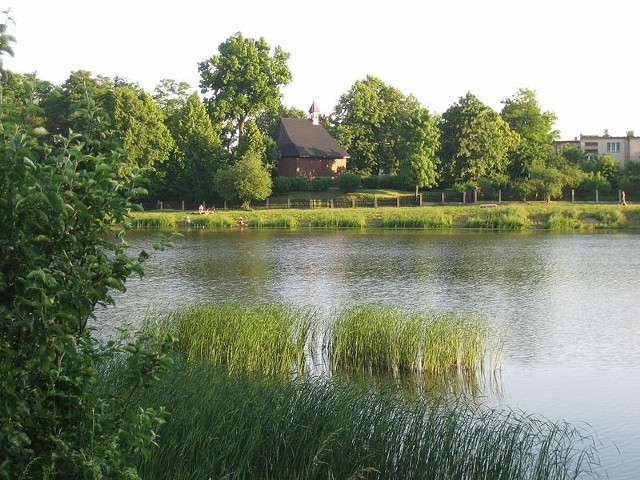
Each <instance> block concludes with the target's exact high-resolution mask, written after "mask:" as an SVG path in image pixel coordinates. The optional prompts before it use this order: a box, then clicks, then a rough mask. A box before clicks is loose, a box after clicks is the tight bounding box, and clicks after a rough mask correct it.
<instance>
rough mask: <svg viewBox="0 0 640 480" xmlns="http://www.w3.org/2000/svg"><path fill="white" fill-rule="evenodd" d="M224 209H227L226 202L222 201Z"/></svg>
mask: <svg viewBox="0 0 640 480" xmlns="http://www.w3.org/2000/svg"><path fill="white" fill-rule="evenodd" d="M224 209H225V210H226V209H227V201H226V200H225V201H224Z"/></svg>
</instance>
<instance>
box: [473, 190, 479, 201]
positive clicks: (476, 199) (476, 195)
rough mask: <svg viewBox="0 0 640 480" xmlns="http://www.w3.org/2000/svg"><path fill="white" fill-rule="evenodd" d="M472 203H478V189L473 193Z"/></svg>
mask: <svg viewBox="0 0 640 480" xmlns="http://www.w3.org/2000/svg"><path fill="white" fill-rule="evenodd" d="M473 203H478V188H476V189H475V190H474V191H473Z"/></svg>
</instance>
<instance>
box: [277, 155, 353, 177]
mask: <svg viewBox="0 0 640 480" xmlns="http://www.w3.org/2000/svg"><path fill="white" fill-rule="evenodd" d="M346 169H347V159H346V158H312V157H305V158H299V157H283V158H281V159H280V162H279V163H278V175H280V176H282V177H309V178H315V177H331V178H333V179H335V178H336V177H337V176H338V175H340V174H341V173H344V172H345V171H346Z"/></svg>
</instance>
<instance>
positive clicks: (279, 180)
mask: <svg viewBox="0 0 640 480" xmlns="http://www.w3.org/2000/svg"><path fill="white" fill-rule="evenodd" d="M291 185H292V182H291V177H276V178H274V179H273V193H274V194H275V195H283V194H285V193H288V192H290V191H291Z"/></svg>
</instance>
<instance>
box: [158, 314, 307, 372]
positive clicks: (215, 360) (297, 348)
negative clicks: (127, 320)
mask: <svg viewBox="0 0 640 480" xmlns="http://www.w3.org/2000/svg"><path fill="white" fill-rule="evenodd" d="M148 328H152V329H153V330H154V331H155V333H156V335H159V336H163V335H171V336H173V337H174V338H175V339H176V340H177V343H176V350H177V353H178V355H179V356H180V357H182V358H185V359H188V360H206V361H208V362H210V363H212V364H214V365H224V366H226V367H227V368H228V370H229V371H230V372H238V371H248V372H261V373H264V374H270V375H282V374H290V373H291V372H292V371H293V369H295V370H296V371H298V372H303V371H304V369H305V358H306V357H305V347H306V344H307V341H308V337H309V334H310V331H311V316H310V313H309V312H308V311H304V310H302V309H295V308H293V307H286V306H283V305H279V304H265V305H257V306H245V305H241V304H240V303H210V304H198V305H195V306H192V307H187V308H181V309H178V310H175V311H173V312H169V313H167V314H164V315H162V316H159V317H157V318H155V319H154V320H153V321H152V322H151V323H150V325H149V326H148Z"/></svg>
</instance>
